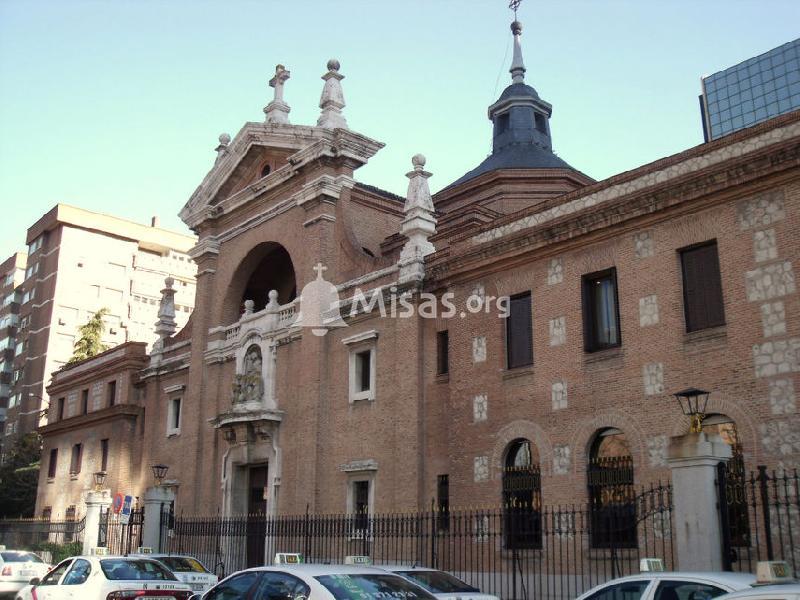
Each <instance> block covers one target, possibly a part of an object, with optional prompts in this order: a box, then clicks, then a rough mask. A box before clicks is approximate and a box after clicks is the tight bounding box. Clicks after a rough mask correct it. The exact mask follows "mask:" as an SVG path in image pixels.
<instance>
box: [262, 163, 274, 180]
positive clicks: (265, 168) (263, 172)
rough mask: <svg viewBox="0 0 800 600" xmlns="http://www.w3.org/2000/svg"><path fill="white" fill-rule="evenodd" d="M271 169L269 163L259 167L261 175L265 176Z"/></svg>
mask: <svg viewBox="0 0 800 600" xmlns="http://www.w3.org/2000/svg"><path fill="white" fill-rule="evenodd" d="M271 171H272V167H270V166H269V163H267V164H266V165H264V166H263V167H261V177H266V176H267V175H269V174H270V172H271Z"/></svg>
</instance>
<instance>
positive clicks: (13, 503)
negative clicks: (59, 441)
mask: <svg viewBox="0 0 800 600" xmlns="http://www.w3.org/2000/svg"><path fill="white" fill-rule="evenodd" d="M41 455H42V439H41V438H40V437H39V434H38V433H36V432H32V433H28V434H26V435H24V436H22V437H21V438H19V439H17V442H16V444H14V446H12V447H11V448H10V449H9V450H8V451H7V452H6V460H5V462H4V463H3V464H2V465H0V518H15V517H32V516H33V511H34V508H35V506H36V486H37V485H38V483H39V463H40V460H41Z"/></svg>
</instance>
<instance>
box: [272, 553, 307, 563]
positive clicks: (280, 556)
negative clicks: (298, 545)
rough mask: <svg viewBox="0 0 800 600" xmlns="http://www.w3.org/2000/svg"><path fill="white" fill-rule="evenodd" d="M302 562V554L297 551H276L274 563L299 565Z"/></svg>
mask: <svg viewBox="0 0 800 600" xmlns="http://www.w3.org/2000/svg"><path fill="white" fill-rule="evenodd" d="M302 562H303V555H302V554H299V553H297V552H278V553H277V554H276V555H275V560H274V564H276V565H299V564H300V563H302Z"/></svg>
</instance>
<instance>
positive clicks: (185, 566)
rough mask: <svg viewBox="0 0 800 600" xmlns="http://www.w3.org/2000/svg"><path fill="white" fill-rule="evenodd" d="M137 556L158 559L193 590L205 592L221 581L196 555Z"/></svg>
mask: <svg viewBox="0 0 800 600" xmlns="http://www.w3.org/2000/svg"><path fill="white" fill-rule="evenodd" d="M129 556H134V555H129ZM136 556H140V557H141V558H152V559H154V560H157V561H158V562H160V563H161V564H162V565H164V566H165V567H167V568H168V569H169V570H170V571H172V574H173V575H175V577H177V578H178V581H182V582H183V583H185V584H187V585H189V587H191V588H192V591H193V592H205V591H206V590H208V589H209V588H210V587H211V586H213V585H214V584H216V583H217V582H218V581H219V577H217V576H216V575H214V574H213V573H212V572H211V571H209V570H208V569H207V568H206V567H205V565H203V563H201V562H200V561H199V560H197V559H196V558H195V557H194V556H186V555H180V554H138V555H136Z"/></svg>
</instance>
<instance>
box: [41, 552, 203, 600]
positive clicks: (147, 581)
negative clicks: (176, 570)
mask: <svg viewBox="0 0 800 600" xmlns="http://www.w3.org/2000/svg"><path fill="white" fill-rule="evenodd" d="M148 592H153V595H152V597H154V598H158V600H188V598H189V597H190V596H191V595H192V591H191V589H190V588H189V586H188V585H186V584H185V583H181V582H180V581H178V580H177V578H176V577H175V576H174V575H173V574H172V573H171V572H170V571H169V570H167V569H166V567H164V566H163V565H162V564H161V563H159V562H157V561H155V560H151V559H149V558H140V557H126V556H73V557H72V558H68V559H66V560H62V561H61V562H60V563H58V565H56V567H55V568H54V569H53V570H52V571H50V572H49V573H47V574H46V575H45V576H44V577H43V578H42V580H41V581H39V582H36V583H34V585H33V587H32V590H31V596H32V598H33V600H94V599H102V600H123V599H126V598H137V599H138V600H145V599H146V598H147V597H148Z"/></svg>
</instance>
